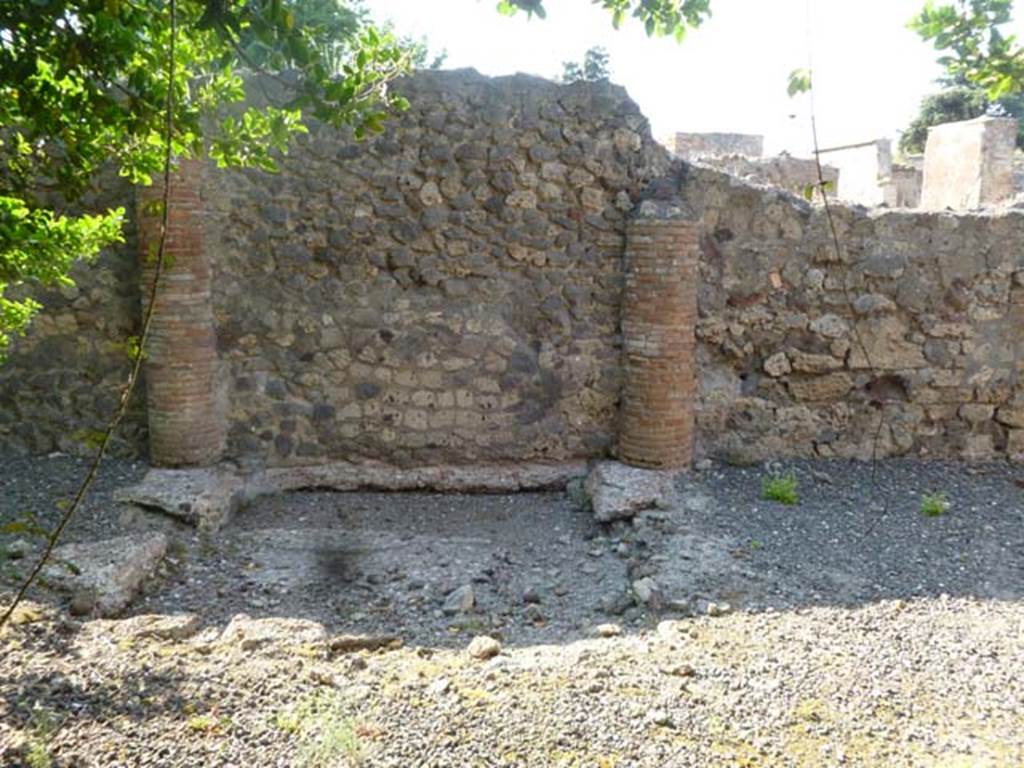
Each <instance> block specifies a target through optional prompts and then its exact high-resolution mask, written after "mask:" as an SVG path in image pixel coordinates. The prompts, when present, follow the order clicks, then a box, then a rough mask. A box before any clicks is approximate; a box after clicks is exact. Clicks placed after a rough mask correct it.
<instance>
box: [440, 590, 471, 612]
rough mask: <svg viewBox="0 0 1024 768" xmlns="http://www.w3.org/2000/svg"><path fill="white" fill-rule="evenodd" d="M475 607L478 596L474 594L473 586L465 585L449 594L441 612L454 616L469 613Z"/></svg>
mask: <svg viewBox="0 0 1024 768" xmlns="http://www.w3.org/2000/svg"><path fill="white" fill-rule="evenodd" d="M475 605H476V595H475V594H474V592H473V586H472V585H471V584H463V585H462V586H461V587H458V588H457V589H454V590H453V591H452V592H450V593H449V594H448V597H446V598H445V601H444V605H443V606H442V608H441V610H443V611H444V612H445V613H446V614H447V615H449V616H454V615H456V614H459V613H469V612H470V611H472V610H473V607H474V606H475Z"/></svg>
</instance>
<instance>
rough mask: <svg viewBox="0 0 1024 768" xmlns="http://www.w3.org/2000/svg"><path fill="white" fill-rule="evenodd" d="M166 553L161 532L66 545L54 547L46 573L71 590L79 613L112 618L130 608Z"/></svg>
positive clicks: (61, 586)
mask: <svg viewBox="0 0 1024 768" xmlns="http://www.w3.org/2000/svg"><path fill="white" fill-rule="evenodd" d="M166 552H167V537H166V536H164V535H163V534H162V533H150V534H147V535H144V536H118V537H115V538H112V539H104V540H102V541H92V542H86V543H81V544H65V545H63V546H60V547H57V549H56V550H54V553H53V561H52V563H51V564H50V565H48V566H47V567H46V569H45V571H44V573H45V575H46V579H47V580H48V581H49V582H50V583H51V584H54V585H55V586H57V587H58V588H60V589H63V590H66V591H69V592H71V593H72V595H73V600H72V605H73V608H75V612H76V613H80V614H87V615H92V616H95V617H99V618H110V617H113V616H117V615H118V614H120V613H121V612H122V611H123V610H124V609H125V608H127V607H128V605H129V604H130V603H131V601H132V600H133V599H134V598H135V596H136V595H137V594H138V591H139V588H140V587H141V586H142V583H143V581H145V579H146V578H148V577H149V576H151V575H152V574H153V573H154V571H155V570H156V568H157V566H158V565H159V564H160V561H161V560H162V559H163V557H164V555H165V554H166Z"/></svg>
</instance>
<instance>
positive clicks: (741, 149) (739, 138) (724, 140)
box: [668, 133, 764, 160]
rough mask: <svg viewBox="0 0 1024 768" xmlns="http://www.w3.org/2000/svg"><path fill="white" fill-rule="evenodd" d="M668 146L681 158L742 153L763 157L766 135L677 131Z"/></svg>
mask: <svg viewBox="0 0 1024 768" xmlns="http://www.w3.org/2000/svg"><path fill="white" fill-rule="evenodd" d="M668 148H669V150H671V151H672V152H673V153H674V154H675V155H676V157H678V158H680V159H681V160H699V159H701V158H708V157H725V156H728V155H740V156H742V157H761V155H763V154H764V137H763V136H757V135H754V134H747V133H676V134H673V136H672V137H671V138H670V139H669V142H668Z"/></svg>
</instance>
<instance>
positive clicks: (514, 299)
mask: <svg viewBox="0 0 1024 768" xmlns="http://www.w3.org/2000/svg"><path fill="white" fill-rule="evenodd" d="M403 88H404V89H405V90H406V92H407V93H408V95H409V96H410V98H411V100H412V104H413V106H412V108H411V110H410V111H409V112H408V113H407V114H405V115H404V116H402V117H400V118H398V119H396V120H395V121H393V122H392V123H391V124H390V125H389V127H388V129H387V131H386V132H385V133H384V134H383V135H381V136H379V137H376V138H373V139H371V140H369V141H367V142H365V143H362V144H360V143H356V142H353V141H351V140H350V139H349V138H348V137H346V136H344V135H342V134H340V133H338V132H336V131H333V130H327V129H323V128H317V129H314V130H313V131H312V133H311V134H310V136H308V137H307V138H305V139H303V140H302V141H301V142H300V143H299V145H298V146H296V147H295V149H294V151H293V153H292V154H291V155H290V156H289V157H288V158H287V159H285V161H284V162H283V163H282V169H281V172H280V173H278V174H265V173H259V172H227V171H217V170H215V169H213V168H209V167H207V169H206V173H205V175H204V181H203V186H202V190H201V192H202V194H201V199H202V209H203V210H202V212H201V214H200V216H201V220H202V221H203V231H202V242H203V248H204V250H205V252H206V253H207V254H208V256H209V257H210V264H211V265H212V267H213V274H212V276H211V277H212V293H211V302H212V310H213V311H212V322H213V325H214V329H215V332H216V342H217V355H218V368H217V371H218V373H217V377H218V381H217V397H218V398H222V402H223V404H224V407H225V411H224V412H225V417H224V418H225V426H226V429H227V447H226V453H225V455H226V458H228V459H229V460H235V461H240V462H256V463H266V464H268V465H272V466H281V465H295V464H317V463H319V462H324V461H330V460H337V459H347V460H360V459H378V460H381V461H385V462H388V463H391V464H401V465H425V464H432V465H433V464H446V465H451V464H470V463H477V462H502V461H505V462H518V461H559V460H564V459H568V458H589V457H598V456H605V455H608V454H609V453H613V452H614V451H615V448H616V436H617V429H618V423H619V417H620V405H621V401H620V398H621V394H622V391H623V383H624V382H623V376H624V367H623V359H622V352H623V349H622V336H621V334H622V318H623V297H624V262H623V254H624V250H625V235H626V231H627V222H628V220H629V217H630V216H632V215H634V212H635V209H636V206H637V204H638V203H639V202H640V201H641V200H644V199H649V198H651V197H655V198H658V199H666V200H676V201H677V202H678V200H682V203H683V208H684V209H686V212H687V214H688V215H689V216H691V217H692V218H694V219H696V220H697V221H699V222H700V225H701V227H702V232H703V234H702V235H701V236H700V265H699V275H700V276H699V280H698V281H697V283H696V288H697V309H698V320H697V327H696V337H697V341H698V344H697V348H696V355H697V364H696V367H697V399H698V405H697V426H696V455H698V456H702V455H714V456H721V457H728V458H733V459H736V460H744V461H746V460H754V459H759V458H766V457H772V456H785V455H813V456H826V457H827V456H858V457H866V456H868V455H870V452H871V439H872V436H873V435H874V433H875V431H876V429H877V427H878V418H879V414H880V413H882V414H884V416H885V421H884V426H883V429H882V431H881V443H880V446H879V447H880V453H881V455H898V454H915V455H928V456H947V457H969V458H992V457H998V456H1004V455H1013V456H1018V455H1024V389H1022V387H1021V385H1020V374H1021V369H1022V367H1024V363H1022V362H1021V360H1022V358H1024V355H1022V354H1021V349H1020V347H1021V342H1020V339H1021V337H1022V332H1021V328H1024V214H1022V213H1020V212H1009V213H1005V214H1002V215H959V216H958V215H953V214H939V213H904V212H884V211H875V212H865V211H864V210H863V209H860V208H847V207H844V206H837V207H836V209H835V216H836V221H837V224H838V227H839V234H840V238H841V240H842V247H843V255H842V259H841V260H837V259H836V256H835V254H834V251H833V248H832V245H831V241H830V237H829V234H828V227H827V222H826V220H825V219H824V217H823V215H822V212H821V210H820V209H818V208H815V207H813V206H811V205H809V204H807V203H806V202H804V201H803V200H801V199H799V198H798V197H796V196H794V195H790V194H787V193H785V192H782V191H776V190H769V189H763V188H760V189H759V188H754V187H751V186H749V185H746V184H744V183H742V182H741V181H739V180H737V179H735V178H733V177H730V176H728V175H725V174H722V173H719V172H716V171H712V170H709V169H706V168H700V167H697V166H687V165H685V164H683V163H673V162H672V161H671V160H670V159H669V157H668V153H667V152H665V151H664V150H662V149H661V148H660V147H658V146H657V145H656V144H655V143H654V142H653V141H652V140H651V137H650V133H649V130H648V127H647V124H646V121H645V120H644V118H643V116H642V115H641V114H640V113H639V111H638V110H637V108H636V106H635V105H634V104H633V103H632V102H631V101H629V99H628V98H627V97H626V95H625V92H624V91H623V90H622V89H619V88H614V87H611V86H608V85H601V84H596V85H587V84H577V85H572V86H560V85H556V84H553V83H548V82H545V81H542V80H538V79H535V78H526V77H514V78H498V79H488V78H484V77H481V76H479V75H476V74H475V73H470V72H450V73H428V74H424V75H421V76H417V77H415V78H414V79H412V80H411V81H408V82H406V83H405V84H404V85H403ZM110 199H113V200H120V201H121V202H122V204H124V205H125V206H126V207H128V208H129V209H131V207H132V205H131V203H132V195H131V193H130V191H129V190H127V189H126V188H125V187H124V185H123V184H122V185H120V186H118V183H117V182H112V183H111V185H110V186H109V187H108V188H106V189H105V191H104V196H103V199H102V200H101V201H93V202H94V203H98V204H101V205H107V204H108V203H107V202H106V201H108V200H110ZM129 236H130V239H131V242H129V244H128V245H127V246H126V247H124V248H118V249H114V250H112V251H111V252H110V253H108V254H106V255H105V256H104V257H103V258H102V259H101V260H100V261H99V262H98V263H97V265H96V266H95V267H84V266H83V267H80V268H77V269H76V275H77V276H78V277H79V284H78V286H77V287H76V288H75V289H72V290H68V291H65V293H64V294H61V293H60V292H57V291H55V292H52V294H48V295H47V296H45V297H44V298H45V300H46V302H47V310H46V312H45V313H44V314H43V315H42V317H41V318H40V319H39V320H38V321H37V322H36V323H35V324H34V326H33V328H32V330H31V331H30V333H29V335H28V336H27V337H26V338H25V339H23V340H20V341H19V342H18V343H17V344H16V345H15V348H14V349H13V350H12V355H11V360H10V361H9V362H8V363H7V364H6V365H5V366H4V367H0V439H2V440H3V443H4V445H5V446H6V447H7V448H20V449H24V450H31V451H34V452H47V451H51V450H55V449H62V450H82V449H84V448H85V447H86V446H87V445H88V439H89V435H90V430H95V429H96V428H97V427H98V426H100V425H101V424H102V422H103V419H104V418H105V417H106V415H107V414H108V413H109V412H110V410H111V409H112V407H113V405H114V403H115V398H116V394H115V392H116V386H117V384H118V383H120V382H121V381H123V374H124V372H125V369H126V364H127V357H126V354H125V350H124V348H123V346H121V345H123V341H124V339H125V338H126V337H127V336H128V335H129V334H131V333H135V332H137V324H138V312H139V308H138V307H139V291H138V280H139V274H138V268H137V266H136V263H137V262H136V253H137V245H136V243H135V242H134V235H133V234H131V232H130V233H129ZM666 242H668V240H666ZM683 316H684V315H683V314H681V315H680V317H683ZM855 329H856V332H855ZM858 338H859V339H860V340H862V341H863V342H864V344H865V345H866V346H867V348H868V357H869V358H870V361H871V363H872V364H873V366H872V367H873V370H872V367H869V366H868V365H867V361H866V360H865V359H864V358H865V356H864V354H863V352H862V351H861V350H860V346H859V343H858ZM218 402H221V401H218ZM124 434H125V439H124V441H123V442H122V443H121V445H120V448H121V449H122V450H131V449H132V448H134V449H136V450H138V451H140V452H144V450H145V418H144V412H143V411H141V409H140V407H139V406H138V405H136V406H135V407H134V408H133V412H132V417H131V419H130V420H129V424H128V429H127V431H126V432H125V433H124ZM680 434H683V433H682V432H681V433H680Z"/></svg>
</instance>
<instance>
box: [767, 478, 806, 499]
mask: <svg viewBox="0 0 1024 768" xmlns="http://www.w3.org/2000/svg"><path fill="white" fill-rule="evenodd" d="M798 485H799V483H798V482H797V479H796V475H794V474H793V473H792V472H787V473H786V474H784V475H783V474H779V473H778V472H774V473H772V474H770V475H766V476H765V477H763V478H761V498H762V499H764V500H765V501H777V502H779V503H780V504H796V503H797V501H799V500H800V496H799V494H798V493H797V486H798Z"/></svg>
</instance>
